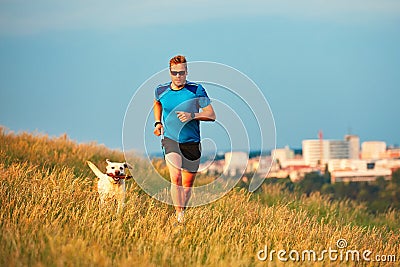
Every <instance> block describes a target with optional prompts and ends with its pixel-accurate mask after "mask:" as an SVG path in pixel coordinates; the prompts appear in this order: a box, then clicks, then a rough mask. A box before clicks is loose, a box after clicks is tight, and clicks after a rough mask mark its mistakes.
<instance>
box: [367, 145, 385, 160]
mask: <svg viewBox="0 0 400 267" xmlns="http://www.w3.org/2000/svg"><path fill="white" fill-rule="evenodd" d="M385 152H386V143H385V142H382V141H368V142H363V143H362V145H361V158H362V159H368V160H377V159H380V157H381V155H383V154H385Z"/></svg>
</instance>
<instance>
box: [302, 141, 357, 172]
mask: <svg viewBox="0 0 400 267" xmlns="http://www.w3.org/2000/svg"><path fill="white" fill-rule="evenodd" d="M302 148H303V158H304V161H305V163H306V164H307V165H310V166H317V165H318V164H325V163H327V162H328V161H329V160H331V159H352V158H354V159H358V154H359V138H358V136H354V135H353V136H346V137H345V140H320V139H311V140H303V142H302ZM321 161H322V162H321Z"/></svg>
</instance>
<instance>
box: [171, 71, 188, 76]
mask: <svg viewBox="0 0 400 267" xmlns="http://www.w3.org/2000/svg"><path fill="white" fill-rule="evenodd" d="M170 72H171V75H172V76H177V75H178V74H179V75H180V76H183V75H185V74H186V71H185V70H182V71H174V70H171V71H170Z"/></svg>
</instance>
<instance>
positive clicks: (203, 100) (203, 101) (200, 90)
mask: <svg viewBox="0 0 400 267" xmlns="http://www.w3.org/2000/svg"><path fill="white" fill-rule="evenodd" d="M196 96H197V97H198V103H199V106H200V107H201V108H204V107H207V106H208V105H210V103H211V100H210V98H209V97H208V95H207V92H206V90H205V89H204V87H203V86H202V85H201V84H199V86H198V87H197V91H196Z"/></svg>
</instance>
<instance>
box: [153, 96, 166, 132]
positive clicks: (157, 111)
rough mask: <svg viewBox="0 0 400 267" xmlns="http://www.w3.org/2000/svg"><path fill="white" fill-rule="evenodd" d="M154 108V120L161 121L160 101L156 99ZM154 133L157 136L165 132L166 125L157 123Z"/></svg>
mask: <svg viewBox="0 0 400 267" xmlns="http://www.w3.org/2000/svg"><path fill="white" fill-rule="evenodd" d="M153 110H154V121H155V122H161V116H162V106H161V103H160V102H159V101H157V100H154V104H153ZM154 134H155V135H157V136H160V135H162V134H164V127H163V125H162V124H161V123H158V124H157V125H155V127H154Z"/></svg>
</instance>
